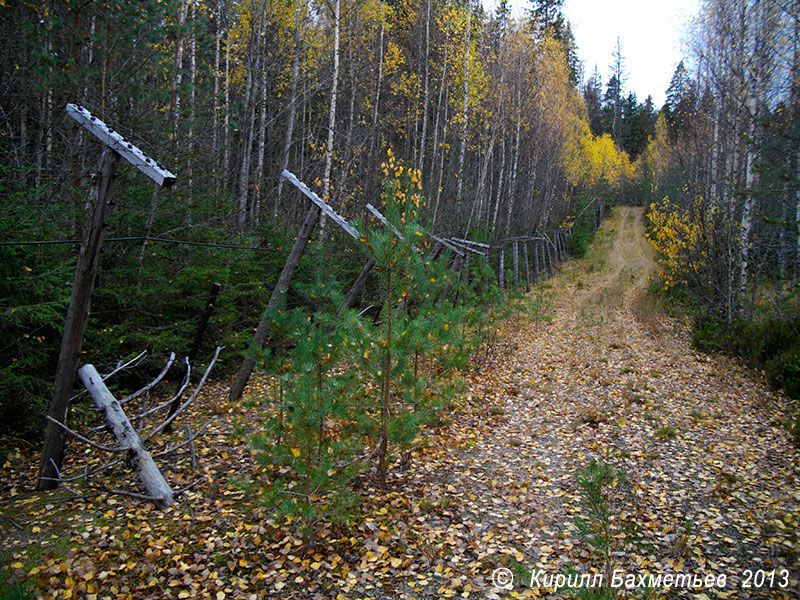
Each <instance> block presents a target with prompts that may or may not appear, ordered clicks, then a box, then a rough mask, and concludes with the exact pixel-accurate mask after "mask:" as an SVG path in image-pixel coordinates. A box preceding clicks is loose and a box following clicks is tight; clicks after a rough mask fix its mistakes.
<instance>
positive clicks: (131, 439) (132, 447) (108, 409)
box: [78, 365, 175, 508]
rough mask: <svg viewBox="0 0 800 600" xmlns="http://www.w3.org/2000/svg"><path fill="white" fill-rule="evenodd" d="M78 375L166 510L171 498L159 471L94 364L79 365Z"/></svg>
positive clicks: (136, 467) (172, 500)
mask: <svg viewBox="0 0 800 600" xmlns="http://www.w3.org/2000/svg"><path fill="white" fill-rule="evenodd" d="M78 376H79V377H80V378H81V381H82V382H83V384H84V385H85V386H86V389H87V390H88V391H89V395H90V396H91V397H92V400H94V403H95V404H96V405H97V407H98V408H99V409H100V410H102V411H103V413H104V414H105V418H106V422H107V423H108V425H109V427H110V428H111V431H112V433H113V434H114V437H116V438H117V441H118V442H119V445H120V447H121V448H124V449H126V450H127V451H128V460H129V462H130V464H131V466H132V467H133V469H134V470H135V471H136V474H137V475H138V476H139V479H141V481H142V483H143V484H144V487H145V489H146V490H147V493H148V496H149V497H150V498H153V499H154V500H155V501H156V502H157V503H158V505H159V506H160V507H161V508H166V507H168V506H170V505H172V503H173V502H174V501H175V497H174V496H175V495H174V493H173V492H172V488H170V486H169V484H168V483H167V482H166V480H165V479H164V476H163V475H162V474H161V471H160V470H159V468H158V467H157V466H156V463H155V462H153V459H152V457H151V456H150V453H149V452H147V449H146V448H145V446H144V444H143V443H142V440H141V439H140V438H139V435H138V434H137V433H136V430H135V429H134V428H133V426H132V425H131V422H130V421H129V420H128V417H127V415H126V414H125V411H124V410H123V409H122V406H120V404H119V402H118V401H117V399H116V398H114V396H113V395H112V394H111V392H110V391H109V389H108V388H107V387H106V384H105V383H103V379H102V377H101V376H100V373H98V372H97V369H95V368H94V365H83V366H82V367H81V368H80V369H78Z"/></svg>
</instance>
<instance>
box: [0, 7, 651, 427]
mask: <svg viewBox="0 0 800 600" xmlns="http://www.w3.org/2000/svg"><path fill="white" fill-rule="evenodd" d="M2 27H3V33H4V35H5V36H6V39H7V40H9V44H7V45H6V47H5V49H4V51H3V58H2V60H3V65H4V68H3V71H2V72H3V76H2V77H3V79H2V86H3V94H2V111H3V129H2V131H3V134H2V169H3V173H2V183H1V185H2V186H3V194H4V197H5V198H6V210H5V211H4V215H3V217H2V225H1V226H2V232H3V233H2V237H3V240H4V242H20V243H19V244H17V243H11V244H9V243H4V245H3V246H2V247H0V252H2V253H3V260H2V265H3V266H2V269H3V277H2V286H3V293H2V298H3V300H2V302H3V307H2V311H3V312H2V315H3V317H2V325H1V327H2V332H3V334H2V337H3V340H4V344H3V348H2V352H1V353H0V354H2V358H1V359H0V363H1V365H2V366H1V367H0V368H2V392H0V394H2V411H3V414H4V419H6V420H7V422H12V423H15V424H16V425H15V428H18V429H19V430H20V431H22V432H25V431H27V432H28V434H29V435H33V437H38V435H39V434H38V433H37V431H38V429H39V428H40V427H41V423H42V421H41V419H42V417H43V411H44V410H45V407H46V404H47V400H46V399H47V398H48V397H49V395H50V386H51V385H52V377H53V375H52V374H53V372H54V371H55V360H56V358H57V353H58V344H59V339H60V337H61V330H62V327H63V315H64V314H65V310H66V305H67V302H68V299H69V293H70V286H71V284H72V279H73V275H72V273H73V271H74V265H75V260H76V257H77V253H78V249H79V244H78V240H81V239H82V237H83V236H84V235H85V233H86V232H85V228H86V214H87V210H88V206H89V205H90V202H91V198H92V196H91V194H93V193H94V190H95V188H96V186H95V185H94V182H95V181H96V178H95V173H96V172H97V170H98V163H97V161H98V157H99V155H100V152H101V150H102V146H101V145H100V144H99V143H98V142H97V140H96V139H94V138H93V137H92V136H91V135H90V134H88V133H87V132H86V131H85V130H84V129H82V128H81V127H80V126H79V125H78V124H77V123H75V122H73V121H72V120H71V119H70V118H69V117H68V116H67V115H66V113H65V111H64V106H65V104H66V103H70V102H71V103H77V104H80V105H81V106H83V107H86V108H87V109H89V110H90V111H91V112H92V114H94V115H96V116H97V117H98V118H100V119H102V120H104V121H105V122H106V123H108V124H109V125H110V126H112V127H113V128H115V129H116V130H118V131H120V132H121V133H123V134H124V135H125V136H126V137H127V138H129V139H130V140H132V141H133V142H134V143H135V144H137V145H138V146H139V147H140V148H141V149H142V150H144V151H145V152H147V153H148V154H149V155H150V156H152V157H153V158H154V159H156V160H158V161H161V162H162V163H163V164H164V165H165V166H166V167H167V168H168V169H170V170H171V171H172V172H174V173H176V174H177V177H178V183H177V184H176V185H175V186H174V187H172V188H169V189H159V188H156V187H154V186H153V185H152V183H150V182H149V181H148V180H147V179H146V178H145V177H143V176H142V175H141V174H140V173H137V172H136V170H135V169H133V168H131V167H130V165H127V166H125V165H124V164H123V167H122V169H121V171H120V172H119V177H118V179H119V181H118V183H117V186H116V187H117V197H118V198H117V202H116V205H115V207H114V209H113V212H112V214H111V216H110V221H109V224H108V225H109V226H108V238H109V239H108V242H107V244H106V247H105V249H104V254H103V257H102V265H101V268H100V274H99V276H98V279H97V282H96V287H95V290H94V295H93V299H92V307H91V318H90V319H89V325H88V331H87V335H86V341H85V346H84V349H83V351H84V358H85V359H86V361H93V362H96V363H98V364H107V365H110V364H113V363H114V362H115V361H116V360H117V359H118V358H120V357H125V356H131V355H133V354H136V353H138V352H139V351H141V350H142V349H149V350H152V351H154V354H155V355H159V354H163V353H164V352H167V351H169V350H175V351H177V352H179V353H181V352H185V351H186V349H187V347H188V346H189V342H190V341H191V338H192V336H193V335H194V329H195V325H194V324H195V322H196V320H197V317H198V315H199V313H201V312H202V308H203V305H204V303H205V299H206V295H207V293H208V290H209V287H210V285H211V283H212V282H214V281H217V282H219V283H221V285H222V291H221V294H220V297H219V300H218V302H217V308H216V313H215V315H214V317H213V319H212V322H211V331H210V333H209V334H208V339H210V340H215V341H216V342H218V343H221V344H223V345H225V346H226V349H225V350H224V352H223V358H226V357H228V358H233V357H238V356H240V355H241V350H242V348H244V347H245V343H246V340H247V338H248V336H249V335H250V333H249V332H251V331H252V328H253V327H255V324H256V322H257V321H258V317H259V315H260V314H261V311H262V310H263V307H264V306H265V305H266V298H265V296H266V295H268V294H269V291H270V290H271V289H272V286H273V284H274V282H275V279H276V278H277V276H278V273H279V272H280V268H281V265H282V264H283V259H284V258H285V255H286V254H287V253H288V250H289V247H290V246H291V242H292V239H293V238H294V236H295V234H296V232H297V230H298V228H299V226H300V223H301V221H302V220H303V216H304V214H305V213H306V205H305V202H306V200H305V199H304V198H302V197H301V196H300V195H299V194H297V192H296V191H295V190H294V189H293V188H292V186H291V185H289V184H287V182H286V180H285V179H284V178H282V177H280V173H281V171H282V170H283V169H287V168H288V169H289V170H290V171H291V172H293V173H295V174H296V175H297V176H298V177H299V178H300V179H301V180H303V181H305V182H307V183H308V184H309V185H310V186H311V187H312V188H313V189H314V190H315V191H316V192H317V193H318V194H319V195H320V196H321V197H322V198H324V199H326V201H328V202H329V204H330V205H331V206H332V207H333V208H334V209H335V210H337V211H338V212H339V213H340V214H342V215H344V216H345V217H346V218H348V219H352V218H365V217H366V215H367V214H368V213H367V212H366V210H365V208H364V206H365V204H366V203H368V202H372V203H373V204H378V201H379V199H380V197H381V193H382V190H383V186H384V181H383V180H384V171H383V170H382V165H384V167H385V163H386V161H387V156H388V155H387V153H392V156H393V157H394V160H395V161H396V162H397V163H398V164H402V165H405V166H406V168H408V169H417V170H418V171H419V174H420V175H419V180H420V181H419V183H420V186H421V193H422V195H423V196H424V198H425V201H424V205H423V206H422V207H421V208H420V215H419V218H420V223H422V224H423V225H424V227H425V229H426V230H428V231H430V232H435V233H439V234H442V235H444V234H447V235H461V236H463V237H470V238H472V239H474V240H476V241H481V242H488V243H493V242H496V241H497V240H501V239H507V238H511V237H513V236H519V235H529V234H532V233H533V232H536V231H538V230H544V229H546V228H548V227H558V226H560V225H561V224H562V223H563V222H564V221H565V218H567V217H568V216H570V215H572V216H574V215H576V214H578V213H580V211H581V209H582V208H583V207H584V206H585V205H586V204H587V203H588V202H590V201H592V200H593V199H594V198H595V197H597V196H598V194H611V195H613V194H615V193H617V192H624V193H626V194H628V196H629V197H630V198H631V199H633V194H632V192H631V184H632V182H633V177H634V170H633V166H632V163H631V158H635V157H636V156H638V155H639V154H641V152H642V149H643V146H644V145H646V141H647V139H648V137H649V135H650V133H651V132H652V131H653V128H654V125H655V118H656V112H655V110H654V108H653V107H652V103H651V102H649V101H648V102H645V103H644V104H641V105H640V104H638V103H637V101H636V98H635V96H633V95H632V94H625V93H624V90H623V89H622V87H621V86H620V85H619V84H618V83H617V82H619V81H621V80H622V72H621V69H622V68H623V67H622V62H621V61H622V55H621V50H620V49H619V48H618V54H617V66H618V68H619V69H620V72H619V73H618V74H617V77H616V78H615V79H614V80H612V81H611V82H609V84H608V86H607V89H606V90H604V91H603V90H602V88H603V85H602V82H601V81H600V79H599V77H598V76H597V75H594V76H592V77H591V78H589V79H588V82H587V83H586V84H585V85H584V84H583V83H582V81H583V79H584V77H583V74H582V67H581V65H580V64H579V62H578V60H577V48H576V46H575V43H574V40H573V37H572V34H571V31H570V26H569V23H568V22H566V21H565V20H564V18H563V16H562V14H561V9H560V3H558V2H536V3H533V4H532V5H531V10H530V12H529V14H528V15H527V16H526V18H525V19H522V20H514V19H512V18H511V16H510V7H509V5H508V4H507V3H501V4H500V6H499V7H498V8H497V10H496V11H495V12H493V13H491V14H487V13H486V12H485V10H484V8H483V7H481V6H480V5H475V4H470V3H452V2H441V1H438V0H430V1H428V2H421V3H417V2H393V3H387V2H378V1H372V0H367V1H355V2H352V1H344V2H336V3H334V4H330V3H328V4H325V3H323V4H317V3H314V2H304V1H299V2H291V3H286V2H270V1H268V0H253V1H247V2H230V1H220V2H194V1H187V0H175V1H163V0H159V1H153V2H140V1H138V0H137V1H136V2H114V3H107V2H85V1H84V2H20V3H13V5H9V6H6V7H3V8H2ZM601 92H602V93H601ZM584 97H585V98H586V100H585V101H584ZM585 214H586V215H587V216H588V213H585ZM321 231H322V233H321V236H320V239H321V240H322V241H321V242H320V243H319V244H316V245H314V246H313V248H314V249H313V250H309V253H308V254H307V257H306V259H305V260H304V262H303V263H302V264H301V266H300V269H301V273H300V275H299V276H298V279H299V280H301V281H302V280H303V279H305V280H309V278H310V277H311V275H310V273H311V265H312V264H314V262H315V261H324V262H325V263H326V265H327V266H328V267H329V268H330V270H331V271H332V272H334V273H335V275H336V277H337V278H338V279H339V280H340V281H341V282H342V285H348V282H350V281H352V280H353V279H355V277H356V275H357V274H358V272H359V269H360V266H361V262H363V260H362V257H363V252H359V248H358V247H357V245H353V244H352V243H348V242H346V241H345V240H344V239H341V238H339V237H337V236H338V232H337V231H336V227H335V226H333V229H331V226H330V225H327V226H323V227H322V229H321ZM330 236H333V237H332V238H331V237H330ZM23 242H25V243H31V242H35V243H36V245H22V243H23ZM496 261H497V258H496V257H494V258H493V264H494V267H495V269H496V268H497V264H496ZM303 302H304V300H303V299H302V298H301V297H299V296H298V295H296V294H295V295H291V293H290V298H289V303H290V305H296V304H298V303H303ZM370 303H371V302H370V301H369V299H367V300H366V301H365V302H364V303H363V306H367V305H369V304H370ZM209 343H210V342H209ZM209 352H210V349H208V350H207V352H206V354H208V353H209ZM235 360H236V359H235V358H234V360H231V361H227V362H226V361H225V360H223V361H222V362H223V364H227V368H235V366H234V364H233V363H234V362H235ZM158 364H160V359H155V358H154V359H153V368H160V367H159V366H157V365H158Z"/></svg>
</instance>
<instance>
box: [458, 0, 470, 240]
mask: <svg viewBox="0 0 800 600" xmlns="http://www.w3.org/2000/svg"><path fill="white" fill-rule="evenodd" d="M471 25H472V10H471V8H470V7H469V6H468V7H467V30H466V32H465V34H464V103H463V108H462V109H461V149H460V150H459V152H458V185H457V189H456V207H458V205H459V204H460V202H461V194H462V191H463V188H464V157H465V155H466V151H467V116H468V114H469V58H470V42H469V38H470V29H471ZM466 235H467V232H466V231H465V232H464V236H465V237H466Z"/></svg>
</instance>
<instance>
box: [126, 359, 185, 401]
mask: <svg viewBox="0 0 800 600" xmlns="http://www.w3.org/2000/svg"><path fill="white" fill-rule="evenodd" d="M174 361H175V353H174V352H170V353H169V358H168V359H167V364H166V365H164V368H163V369H162V370H161V373H159V374H158V376H157V377H156V378H155V379H154V380H153V381H151V382H150V383H148V384H147V385H146V386H144V387H143V388H142V389H140V390H139V391H137V392H134V393H133V394H131V395H130V396H125V397H124V398H123V399H122V400H120V401H119V403H120V404H125V403H126V402H129V401H131V400H133V399H134V398H138V397H139V396H141V395H142V394H144V393H146V392H149V391H150V390H151V389H153V388H154V387H155V386H156V385H158V382H159V381H161V380H162V379H164V377H165V376H166V374H167V371H169V368H170V367H171V366H172V363H173V362H174Z"/></svg>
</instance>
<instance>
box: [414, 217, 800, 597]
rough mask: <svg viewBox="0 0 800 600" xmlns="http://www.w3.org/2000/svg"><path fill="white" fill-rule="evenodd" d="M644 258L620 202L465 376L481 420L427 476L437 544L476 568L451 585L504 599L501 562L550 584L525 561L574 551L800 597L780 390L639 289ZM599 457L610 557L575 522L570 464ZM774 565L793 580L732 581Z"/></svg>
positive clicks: (448, 558)
mask: <svg viewBox="0 0 800 600" xmlns="http://www.w3.org/2000/svg"><path fill="white" fill-rule="evenodd" d="M652 269H653V256H652V250H651V249H650V247H649V245H648V243H647V241H646V238H645V235H644V223H643V211H642V209H639V208H630V207H621V208H619V209H617V210H616V211H615V213H614V214H613V215H612V216H611V217H610V218H608V219H606V221H605V222H604V224H603V226H602V227H601V229H600V230H599V232H598V234H597V236H596V239H595V241H594V243H593V244H592V246H591V248H590V250H589V252H588V253H587V256H586V257H584V258H583V259H581V260H574V261H569V262H568V263H566V265H565V266H564V268H563V270H562V272H561V273H560V274H558V275H557V276H556V277H555V278H553V279H551V280H550V281H549V282H547V283H546V284H544V285H543V286H541V287H540V288H539V289H537V290H535V291H534V292H532V293H531V294H530V295H529V296H528V297H527V298H526V299H524V300H523V301H522V302H521V304H520V306H521V307H523V308H524V309H525V310H523V311H521V312H520V313H519V314H518V316H516V317H515V318H514V319H512V321H511V322H510V324H509V326H508V327H507V328H506V329H505V330H504V331H503V340H502V342H501V343H500V346H501V347H500V348H498V349H497V350H496V356H497V359H496V360H497V362H496V363H494V364H493V365H492V366H490V367H488V368H484V369H481V370H480V371H478V372H476V373H475V375H474V377H473V378H472V380H471V385H470V393H471V395H472V397H473V398H474V399H478V404H479V405H482V406H484V407H487V408H486V412H485V413H484V414H485V416H486V419H481V418H480V417H478V418H476V419H475V422H474V423H473V424H472V425H471V426H473V427H476V428H479V432H478V433H477V434H475V433H467V431H469V430H468V429H467V430H465V437H466V438H467V440H466V444H465V446H464V447H463V448H462V449H461V450H459V451H451V452H449V454H448V456H447V457H446V458H445V459H443V460H444V462H445V463H446V464H447V474H446V475H442V470H438V471H437V473H438V475H437V480H438V481H437V482H435V483H434V482H431V483H430V484H429V487H427V488H426V489H425V490H424V494H425V495H426V497H428V498H431V499H432V500H431V501H430V502H431V505H432V507H433V508H432V513H433V515H432V519H431V522H430V523H429V525H431V524H432V525H433V526H434V528H433V534H432V535H431V538H430V540H429V541H430V547H431V548H436V547H439V548H441V549H440V550H438V551H436V552H434V551H433V550H432V554H433V556H431V558H432V559H433V560H438V561H443V562H444V563H445V564H447V565H448V566H450V567H451V568H452V569H453V571H454V572H457V571H458V568H459V565H465V564H469V563H470V561H474V560H477V561H479V562H480V564H481V566H482V569H481V571H480V577H475V576H469V575H462V576H460V578H459V577H457V578H456V580H457V582H458V581H460V584H459V585H460V586H462V587H459V585H456V586H455V587H453V588H452V589H453V591H458V590H459V589H463V586H464V585H471V586H473V587H474V588H477V589H482V590H483V592H484V593H488V594H489V595H490V596H494V595H496V594H499V595H500V596H501V597H503V596H505V594H507V593H508V592H509V590H502V589H499V588H497V587H496V586H494V585H493V584H492V580H491V575H492V572H494V571H495V569H498V568H500V569H510V571H508V572H506V571H503V572H498V573H499V574H500V576H501V578H502V577H507V576H508V575H509V574H511V575H513V576H514V577H515V581H514V584H513V591H514V592H516V593H518V594H521V595H522V596H523V597H536V596H539V595H542V596H547V595H548V592H547V591H546V590H545V589H539V588H538V587H537V586H536V585H535V583H534V585H533V587H531V581H530V575H531V572H532V571H533V572H534V573H535V572H536V571H537V570H538V569H541V570H543V572H544V573H547V574H548V576H549V575H556V574H559V573H563V574H566V573H567V572H568V570H567V569H568V566H569V565H575V567H576V568H578V569H579V570H581V571H584V570H586V569H589V568H596V569H600V570H603V569H613V568H617V569H622V570H623V571H624V572H625V573H626V574H629V575H631V574H632V575H636V576H638V575H641V574H645V573H653V574H655V573H657V572H659V571H660V572H675V573H679V572H680V573H689V574H692V575H695V574H696V575H698V576H700V577H705V576H707V575H712V574H713V575H714V576H715V577H719V576H721V575H725V577H726V579H727V585H726V587H724V588H713V589H711V590H709V589H705V590H695V592H698V593H699V592H705V593H707V594H708V597H715V595H716V594H717V593H719V596H718V597H726V596H725V594H726V593H728V592H730V593H731V596H730V597H735V598H749V597H771V598H772V597H778V598H780V597H786V598H789V597H797V596H795V595H794V594H796V593H798V590H800V586H798V572H799V571H800V569H799V568H798V567H799V566H800V565H799V563H798V554H797V540H796V531H797V528H798V516H800V511H798V506H800V471H799V470H798V464H800V461H799V459H800V454H798V451H797V449H795V448H794V447H793V446H792V445H791V443H790V440H789V436H788V433H787V431H786V429H785V428H784V427H783V426H782V425H781V421H782V420H783V419H785V418H787V416H788V412H787V402H786V400H785V399H784V398H783V397H781V396H780V395H778V394H775V393H774V392H771V391H770V390H769V389H768V388H767V386H766V385H765V384H764V383H763V382H760V381H756V380H754V379H753V377H752V375H751V374H750V373H748V372H747V371H746V370H745V369H743V368H742V367H741V366H739V365H738V364H737V363H736V362H734V361H730V360H727V359H724V358H711V357H708V356H705V355H701V354H698V353H696V352H695V351H694V350H693V349H692V347H691V343H690V340H689V339H688V336H687V335H686V333H685V331H684V330H685V328H682V327H679V326H678V324H676V323H675V322H673V321H671V320H670V319H669V318H668V317H666V316H665V315H663V314H661V313H660V312H659V311H658V310H656V309H655V308H654V307H653V306H652V305H651V304H650V303H649V300H648V299H647V296H646V294H645V288H646V286H647V283H648V277H649V274H650V273H651V271H652ZM525 307H527V308H525ZM493 417H494V418H493ZM592 460H597V461H600V462H602V463H605V464H608V465H610V466H611V467H612V468H613V469H614V470H615V471H617V472H619V473H622V474H624V476H625V479H626V481H627V483H624V484H623V483H621V482H617V484H616V485H611V486H609V487H608V489H607V490H606V498H607V501H608V504H609V507H610V508H609V511H610V514H611V522H610V530H611V532H612V534H613V536H614V539H613V540H612V543H611V548H610V551H611V555H610V556H611V559H610V560H609V561H607V562H605V564H604V561H603V560H602V558H601V557H600V556H599V555H598V553H596V552H593V551H592V549H591V547H590V545H589V544H588V543H587V542H586V541H585V540H582V539H581V538H580V537H579V536H578V535H577V531H576V528H575V526H574V521H575V519H576V518H577V517H583V518H586V517H587V516H588V515H587V514H586V512H585V511H584V510H582V508H581V506H582V496H581V493H580V491H579V488H578V485H577V476H578V474H579V472H581V471H583V470H584V469H585V468H586V467H587V465H588V464H589V463H590V462H591V461H592ZM634 530H635V535H633V532H634ZM437 532H438V537H437ZM637 536H638V537H639V539H638V541H637V539H636V537H637ZM442 540H454V541H453V543H452V544H450V545H449V547H448V545H447V542H445V544H444V546H442ZM773 568H777V569H779V570H780V569H783V568H786V569H788V570H789V571H790V573H791V575H790V579H791V582H790V587H789V588H788V589H779V588H777V585H775V586H774V587H773V589H768V588H766V587H764V588H762V589H740V588H741V584H742V578H743V575H744V574H745V569H751V570H754V571H755V570H756V569H764V570H771V569H773ZM461 572H462V573H463V572H464V570H463V569H462V570H461ZM467 572H470V571H469V569H468V570H467ZM472 573H474V571H472ZM475 574H476V575H477V573H475ZM539 581H542V578H541V577H540V578H539ZM606 581H607V582H609V583H610V576H609V574H608V573H607V575H606ZM503 582H505V581H503ZM451 583H452V582H451ZM446 589H451V588H450V587H448V588H446ZM673 591H677V592H679V593H678V596H679V597H683V595H684V594H685V595H686V597H692V596H691V594H690V593H689V592H688V591H687V590H673ZM441 592H442V589H441V588H440V589H439V590H438V593H441ZM408 597H417V596H414V595H413V594H412V595H409V596H408ZM552 597H562V596H561V595H554V596H552ZM700 597H702V596H700Z"/></svg>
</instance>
